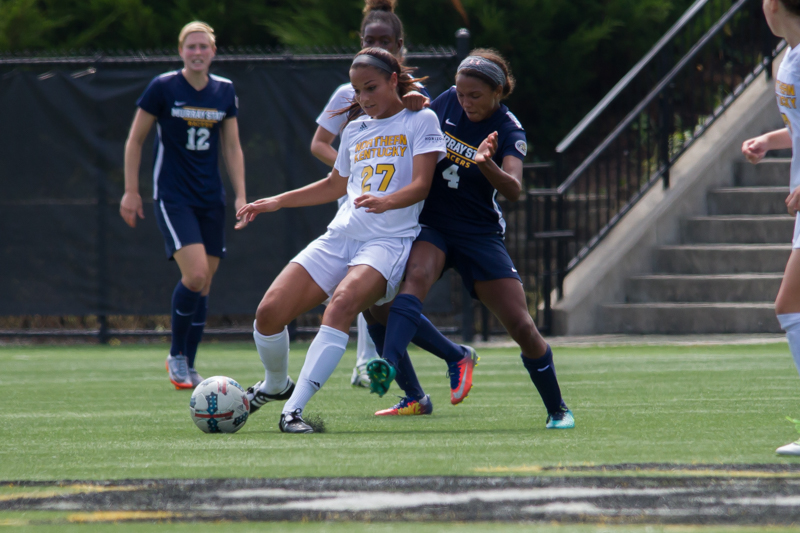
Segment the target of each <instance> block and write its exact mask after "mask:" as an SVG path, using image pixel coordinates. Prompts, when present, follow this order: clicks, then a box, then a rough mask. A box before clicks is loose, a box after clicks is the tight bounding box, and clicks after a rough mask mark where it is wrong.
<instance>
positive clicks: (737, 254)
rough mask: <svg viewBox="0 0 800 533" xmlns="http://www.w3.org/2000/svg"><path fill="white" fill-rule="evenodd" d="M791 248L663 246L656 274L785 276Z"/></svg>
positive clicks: (656, 253) (657, 253) (655, 255)
mask: <svg viewBox="0 0 800 533" xmlns="http://www.w3.org/2000/svg"><path fill="white" fill-rule="evenodd" d="M791 252H792V245H791V244H728V245H724V244H718V245H708V244H707V245H699V244H695V245H691V244H690V245H678V246H660V247H658V248H656V249H655V250H654V253H653V271H654V272H657V273H663V274H743V273H774V272H783V270H784V268H785V267H786V262H787V261H788V260H789V254H791Z"/></svg>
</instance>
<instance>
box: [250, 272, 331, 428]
mask: <svg viewBox="0 0 800 533" xmlns="http://www.w3.org/2000/svg"><path fill="white" fill-rule="evenodd" d="M327 297H328V295H327V294H325V291H323V290H322V289H321V288H320V287H319V285H317V284H316V282H315V281H314V279H313V278H312V277H311V275H310V274H309V273H308V271H306V269H305V268H303V267H302V266H300V265H299V264H297V263H289V264H288V265H286V267H285V268H284V269H283V271H281V273H280V274H278V277H277V278H275V281H273V282H272V285H270V287H269V289H268V290H267V292H266V294H264V297H263V298H262V299H261V303H260V304H258V309H257V310H256V320H255V322H254V323H253V339H254V340H255V343H256V348H257V349H258V356H259V358H260V359H261V362H262V364H263V365H264V380H263V381H259V382H258V383H256V384H255V385H253V386H252V387H249V388H248V389H247V398H248V400H250V412H251V413H255V412H256V411H257V410H258V409H260V408H261V406H263V405H264V404H266V403H268V402H272V401H276V400H287V399H288V398H289V397H290V396H291V395H292V392H294V382H293V381H292V380H291V378H289V331H288V329H287V327H286V326H287V325H288V324H289V322H291V321H292V320H294V319H295V318H297V317H298V316H300V315H301V314H303V313H305V312H307V311H310V310H312V309H313V308H315V307H316V306H318V305H320V304H321V303H322V302H324V301H325V300H326V299H327Z"/></svg>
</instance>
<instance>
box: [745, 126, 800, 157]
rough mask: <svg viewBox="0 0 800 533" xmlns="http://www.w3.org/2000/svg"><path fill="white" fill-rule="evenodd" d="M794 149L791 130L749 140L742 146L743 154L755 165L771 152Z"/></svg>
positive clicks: (783, 130) (781, 130)
mask: <svg viewBox="0 0 800 533" xmlns="http://www.w3.org/2000/svg"><path fill="white" fill-rule="evenodd" d="M791 147H792V136H791V135H790V134H789V130H788V129H786V128H781V129H779V130H775V131H771V132H769V133H765V134H764V135H759V136H758V137H753V138H752V139H747V140H746V141H745V142H744V143H743V144H742V154H743V155H744V156H745V157H746V158H747V160H748V161H749V162H751V163H753V164H754V165H755V164H757V163H759V162H760V161H761V160H762V159H764V156H765V155H767V152H769V151H770V150H785V149H787V148H791Z"/></svg>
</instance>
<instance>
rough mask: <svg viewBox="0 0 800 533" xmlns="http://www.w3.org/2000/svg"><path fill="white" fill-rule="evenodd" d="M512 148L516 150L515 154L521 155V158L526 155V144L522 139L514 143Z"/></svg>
mask: <svg viewBox="0 0 800 533" xmlns="http://www.w3.org/2000/svg"><path fill="white" fill-rule="evenodd" d="M514 148H516V149H517V152H519V153H521V154H522V155H523V156H526V155H528V143H526V142H525V141H523V140H522V139H520V140H518V141H517V142H515V143H514Z"/></svg>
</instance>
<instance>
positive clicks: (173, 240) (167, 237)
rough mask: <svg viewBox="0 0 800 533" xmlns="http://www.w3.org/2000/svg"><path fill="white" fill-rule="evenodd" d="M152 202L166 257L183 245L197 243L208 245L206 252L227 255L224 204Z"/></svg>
mask: <svg viewBox="0 0 800 533" xmlns="http://www.w3.org/2000/svg"><path fill="white" fill-rule="evenodd" d="M153 206H154V208H155V212H156V221H157V222H158V229H160V230H161V234H162V235H164V247H165V249H166V252H167V259H172V256H173V255H174V254H175V252H177V251H178V250H180V249H181V248H183V247H184V246H186V245H189V244H198V243H200V244H203V245H204V246H205V247H206V254H207V255H211V256H214V257H219V258H220V259H221V258H224V257H225V206H224V205H221V204H220V205H217V206H213V207H202V208H201V207H191V206H188V205H184V204H173V203H167V202H165V201H164V200H157V201H155V202H153Z"/></svg>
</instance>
